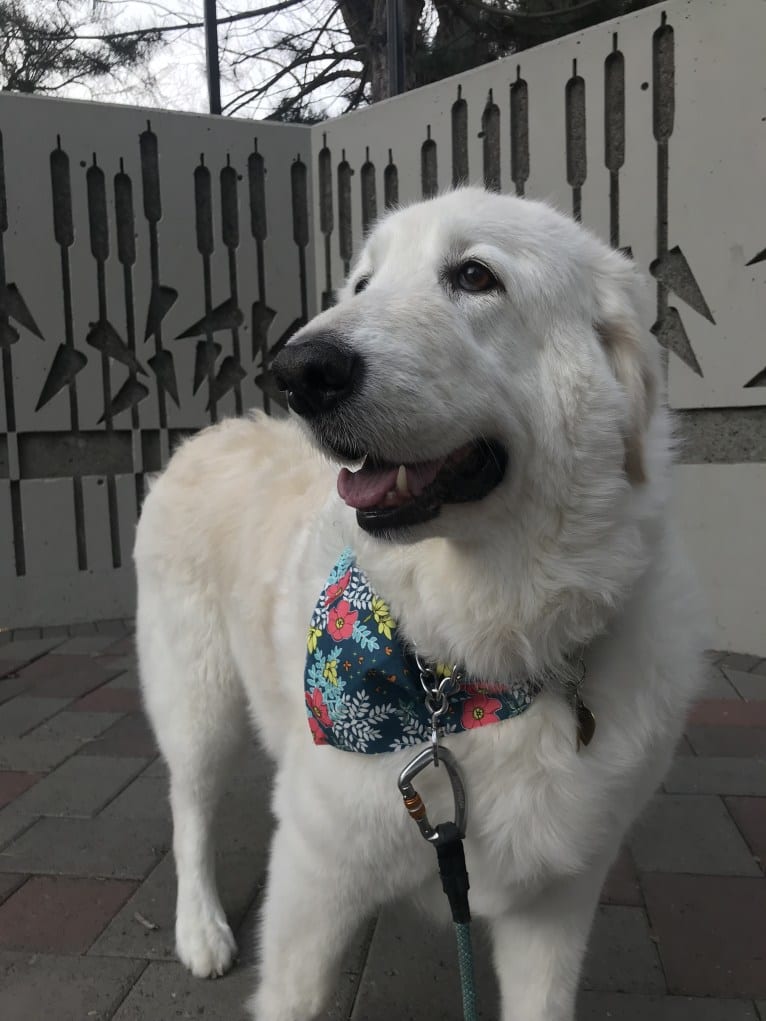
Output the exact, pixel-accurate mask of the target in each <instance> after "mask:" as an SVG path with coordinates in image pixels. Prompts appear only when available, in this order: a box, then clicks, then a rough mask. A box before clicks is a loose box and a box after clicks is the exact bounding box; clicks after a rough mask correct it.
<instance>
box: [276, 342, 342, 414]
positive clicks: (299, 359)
mask: <svg viewBox="0 0 766 1021" xmlns="http://www.w3.org/2000/svg"><path fill="white" fill-rule="evenodd" d="M361 364H362V363H361V359H360V358H359V357H358V355H355V354H354V353H353V352H351V351H349V350H348V348H346V347H344V346H343V345H341V344H339V343H338V341H337V340H335V339H334V338H328V337H327V336H324V337H322V336H320V337H313V338H309V339H308V340H304V341H302V342H301V343H299V344H288V345H287V347H286V348H284V350H282V351H280V353H279V354H278V355H277V357H276V358H275V359H274V361H273V362H272V363H271V371H272V373H273V374H274V379H275V380H276V384H277V386H278V387H279V389H280V390H287V400H288V403H289V404H290V407H291V408H292V409H293V411H295V412H296V413H297V414H299V415H304V416H305V417H310V416H311V415H317V414H319V412H321V411H331V410H332V409H333V408H335V407H336V406H337V405H338V404H340V403H341V401H343V400H345V399H346V398H347V397H349V396H350V395H351V393H353V391H354V388H355V387H356V385H357V384H358V382H359V379H360V377H361Z"/></svg>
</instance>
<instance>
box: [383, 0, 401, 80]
mask: <svg viewBox="0 0 766 1021" xmlns="http://www.w3.org/2000/svg"><path fill="white" fill-rule="evenodd" d="M403 6H404V5H403V0H386V34H387V49H388V94H389V96H398V95H400V94H401V93H402V92H404V10H403Z"/></svg>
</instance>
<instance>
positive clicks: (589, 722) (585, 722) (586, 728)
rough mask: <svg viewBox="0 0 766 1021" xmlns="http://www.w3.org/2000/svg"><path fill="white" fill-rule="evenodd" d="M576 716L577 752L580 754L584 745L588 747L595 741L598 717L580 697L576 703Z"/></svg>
mask: <svg viewBox="0 0 766 1021" xmlns="http://www.w3.org/2000/svg"><path fill="white" fill-rule="evenodd" d="M575 715H576V716H577V751H578V752H579V750H580V748H581V747H582V745H585V746H586V747H587V746H588V745H589V744H590V743H591V741H592V740H593V735H594V733H595V732H596V717H595V716H594V715H593V713H592V712H591V711H590V709H589V708H588V707H587V706H586V704H585V703H584V702H583V700H582V699H581V698H580V696H579V695H578V696H577V701H576V702H575Z"/></svg>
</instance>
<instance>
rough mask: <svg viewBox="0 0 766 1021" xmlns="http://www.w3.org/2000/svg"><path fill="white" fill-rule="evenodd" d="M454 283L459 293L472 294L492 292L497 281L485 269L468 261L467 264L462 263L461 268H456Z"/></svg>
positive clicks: (476, 263) (478, 263)
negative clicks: (469, 292) (467, 292)
mask: <svg viewBox="0 0 766 1021" xmlns="http://www.w3.org/2000/svg"><path fill="white" fill-rule="evenodd" d="M455 283H456V284H457V286H458V287H459V288H460V290H461V291H471V292H472V293H474V294H478V293H480V292H482V291H493V290H494V289H495V288H496V287H497V286H498V284H497V279H496V278H495V277H494V276H493V275H492V273H490V271H489V270H488V269H487V267H486V266H483V265H482V264H481V263H480V262H475V261H474V260H473V259H469V260H468V262H464V263H463V265H462V266H459V267H458V271H457V273H456V274H455Z"/></svg>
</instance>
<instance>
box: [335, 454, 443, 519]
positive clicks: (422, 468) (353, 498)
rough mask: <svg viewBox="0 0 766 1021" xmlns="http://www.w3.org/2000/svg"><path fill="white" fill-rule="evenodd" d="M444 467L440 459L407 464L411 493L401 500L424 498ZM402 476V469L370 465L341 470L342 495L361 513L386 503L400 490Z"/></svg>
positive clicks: (339, 476)
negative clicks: (421, 495)
mask: <svg viewBox="0 0 766 1021" xmlns="http://www.w3.org/2000/svg"><path fill="white" fill-rule="evenodd" d="M443 464H444V461H443V460H439V461H422V462H421V463H420V464H411V465H407V468H406V471H407V493H406V494H403V493H398V494H397V495H398V499H399V500H400V501H401V502H402V503H406V502H407V500H408V499H411V498H412V497H413V496H420V494H421V493H422V492H423V490H424V489H425V488H426V486H429V485H430V484H431V483H432V482H433V480H434V479H435V478H436V476H437V475H438V474H439V469H440V468H441V467H442V465H443ZM398 473H399V469H398V468H375V467H372V466H370V465H367V464H364V465H362V467H361V468H360V469H359V470H358V471H355V472H352V471H349V470H348V468H341V470H340V474H339V475H338V493H339V494H340V497H341V499H342V500H344V501H345V502H346V503H347V504H348V506H349V507H354V508H356V509H357V510H367V509H368V508H370V507H379V506H381V505H382V504H384V503H385V502H386V497H387V495H388V494H389V493H390V492H391V491H392V490H396V477H397V475H398Z"/></svg>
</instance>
